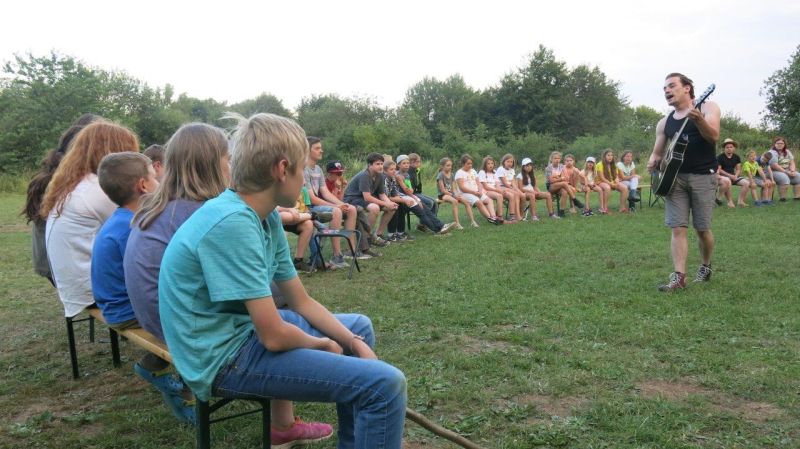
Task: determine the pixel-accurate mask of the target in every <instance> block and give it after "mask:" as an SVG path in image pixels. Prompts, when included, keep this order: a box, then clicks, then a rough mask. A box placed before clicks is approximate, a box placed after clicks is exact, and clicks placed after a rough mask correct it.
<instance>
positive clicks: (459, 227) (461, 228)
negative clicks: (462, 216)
mask: <svg viewBox="0 0 800 449" xmlns="http://www.w3.org/2000/svg"><path fill="white" fill-rule="evenodd" d="M456 229H458V230H459V231H462V230H463V229H464V226H461V225H460V224H457V225H456Z"/></svg>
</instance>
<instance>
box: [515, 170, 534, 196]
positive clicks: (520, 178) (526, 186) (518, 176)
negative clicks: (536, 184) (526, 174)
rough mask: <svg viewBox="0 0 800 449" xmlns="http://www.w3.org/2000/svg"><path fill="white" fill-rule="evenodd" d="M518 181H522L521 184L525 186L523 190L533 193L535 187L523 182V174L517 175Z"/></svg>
mask: <svg viewBox="0 0 800 449" xmlns="http://www.w3.org/2000/svg"><path fill="white" fill-rule="evenodd" d="M517 179H519V180H520V184H524V185H523V186H522V190H526V191H531V192H532V191H533V186H532V185H531V184H525V182H524V181H523V180H522V173H519V174H517Z"/></svg>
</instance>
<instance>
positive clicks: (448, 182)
mask: <svg viewBox="0 0 800 449" xmlns="http://www.w3.org/2000/svg"><path fill="white" fill-rule="evenodd" d="M436 188H437V190H438V191H439V194H438V197H439V200H441V201H443V202H445V203H450V205H451V206H452V207H453V222H454V223H455V224H456V226H455V227H456V229H464V227H463V226H461V222H460V221H459V218H458V204H459V203H461V204H463V205H464V210H466V211H467V217H468V218H469V220H470V222H471V223H475V216H474V215H473V214H472V206H470V205H469V202H468V201H467V200H466V199H465V198H464V197H463V196H461V192H459V191H458V188H457V186H456V185H455V180H454V179H453V161H452V160H451V159H450V158H449V157H443V158H442V159H441V160H440V161H439V173H437V174H436Z"/></svg>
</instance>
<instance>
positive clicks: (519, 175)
mask: <svg viewBox="0 0 800 449" xmlns="http://www.w3.org/2000/svg"><path fill="white" fill-rule="evenodd" d="M517 179H519V180H520V181H521V183H522V187H527V186H531V188H534V187H535V186H536V176H535V175H534V174H533V173H531V176H530V178H529V179H528V180H527V181H528V184H525V181H523V180H522V173H517Z"/></svg>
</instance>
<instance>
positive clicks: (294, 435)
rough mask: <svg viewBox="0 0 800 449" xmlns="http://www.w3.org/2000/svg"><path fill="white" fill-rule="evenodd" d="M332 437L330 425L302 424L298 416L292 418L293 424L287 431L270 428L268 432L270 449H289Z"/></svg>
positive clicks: (318, 423)
mask: <svg viewBox="0 0 800 449" xmlns="http://www.w3.org/2000/svg"><path fill="white" fill-rule="evenodd" d="M331 435H333V427H331V425H330V424H325V423H320V422H304V421H303V420H302V419H300V417H299V416H296V417H295V418H294V424H292V427H291V428H289V430H278V429H276V428H274V427H273V428H272V429H271V431H270V444H272V449H290V448H293V447H295V446H300V445H304V444H308V443H313V442H315V441H322V440H324V439H327V438H330V437H331Z"/></svg>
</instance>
